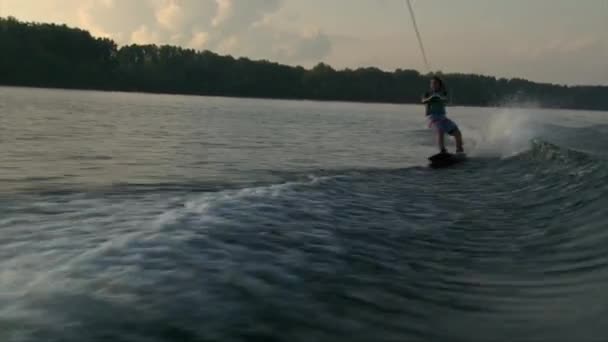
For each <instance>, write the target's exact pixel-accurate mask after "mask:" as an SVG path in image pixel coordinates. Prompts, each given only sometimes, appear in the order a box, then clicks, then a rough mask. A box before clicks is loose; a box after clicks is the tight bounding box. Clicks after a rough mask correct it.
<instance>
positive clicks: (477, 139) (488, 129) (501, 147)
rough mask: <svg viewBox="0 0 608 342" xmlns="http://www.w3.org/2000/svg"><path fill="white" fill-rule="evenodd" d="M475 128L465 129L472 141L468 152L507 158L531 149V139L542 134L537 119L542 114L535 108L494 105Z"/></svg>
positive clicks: (476, 154)
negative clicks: (497, 106)
mask: <svg viewBox="0 0 608 342" xmlns="http://www.w3.org/2000/svg"><path fill="white" fill-rule="evenodd" d="M488 114H489V115H488V117H487V120H486V121H485V122H483V123H482V125H481V127H480V128H478V129H477V130H470V131H468V137H467V138H469V139H472V140H474V143H473V145H474V146H473V149H472V150H470V154H471V155H475V156H485V157H501V158H508V157H512V156H514V155H517V154H520V153H522V152H525V151H527V150H529V149H530V146H531V145H530V142H531V141H532V140H533V139H535V138H538V137H541V136H542V133H543V132H542V128H541V125H539V124H538V123H539V122H542V121H543V117H544V114H543V113H542V112H541V111H539V110H536V109H533V108H528V109H514V108H496V109H494V111H493V112H490V113H488Z"/></svg>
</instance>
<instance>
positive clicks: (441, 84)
mask: <svg viewBox="0 0 608 342" xmlns="http://www.w3.org/2000/svg"><path fill="white" fill-rule="evenodd" d="M431 80H433V81H435V82H437V83H438V84H439V92H441V93H444V94H446V95H447V93H448V88H447V87H446V86H445V82H444V81H443V80H442V79H441V78H440V77H439V76H433V77H431Z"/></svg>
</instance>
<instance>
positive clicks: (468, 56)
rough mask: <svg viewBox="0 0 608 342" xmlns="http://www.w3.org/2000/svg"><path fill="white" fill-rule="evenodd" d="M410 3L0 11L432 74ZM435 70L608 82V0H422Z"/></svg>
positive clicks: (153, 38) (223, 47)
mask: <svg viewBox="0 0 608 342" xmlns="http://www.w3.org/2000/svg"><path fill="white" fill-rule="evenodd" d="M405 1H406V0H0V15H1V16H7V15H12V16H15V17H17V18H19V19H22V20H35V21H43V22H56V23H66V24H68V25H71V26H78V27H81V28H85V29H88V30H90V31H91V32H92V33H93V34H95V35H98V36H107V37H111V38H113V39H114V40H116V41H117V42H118V43H119V44H129V43H162V44H165V43H166V44H174V45H181V46H187V47H192V48H196V49H210V50H213V51H216V52H220V53H226V54H232V55H236V56H248V57H252V58H264V59H270V60H274V61H279V62H282V63H288V64H299V65H304V66H311V65H314V64H316V63H318V62H319V61H324V62H327V63H329V64H331V65H333V66H335V67H337V68H344V67H359V66H377V67H380V68H382V69H387V70H392V69H395V68H414V69H418V70H424V64H423V62H422V58H421V56H420V52H419V50H418V45H417V42H416V36H415V35H414V31H413V29H412V25H411V21H410V18H409V13H408V12H407V7H406V6H405ZM414 9H415V11H416V15H417V17H418V24H419V26H420V30H421V32H422V35H423V39H424V42H425V45H426V48H427V53H428V56H429V60H430V63H431V67H432V69H433V70H443V71H449V72H467V73H468V72H475V73H483V74H490V75H497V76H507V77H524V78H528V79H532V80H535V81H545V82H557V83H566V84H604V85H608V0H415V1H414Z"/></svg>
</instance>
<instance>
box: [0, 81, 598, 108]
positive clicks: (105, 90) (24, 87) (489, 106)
mask: <svg viewBox="0 0 608 342" xmlns="http://www.w3.org/2000/svg"><path fill="white" fill-rule="evenodd" d="M0 88H14V89H33V90H57V91H82V92H99V93H120V94H135V95H163V96H186V97H209V98H225V99H244V100H265V101H294V102H298V101H301V102H320V103H343V104H369V105H373V104H379V105H394V106H399V105H405V106H421V104H420V102H412V103H408V102H366V101H341V100H317V99H288V98H272V97H244V96H227V95H204V94H173V93H153V92H143V91H123V90H107V89H84V88H73V89H72V88H60V87H37V86H19V85H7V84H0ZM449 107H450V108H482V109H483V108H495V109H500V108H511V109H541V110H560V111H561V110H563V111H581V112H598V113H608V110H601V109H577V108H549V107H538V106H525V105H520V106H518V105H511V106H498V105H487V106H478V105H451V106H449Z"/></svg>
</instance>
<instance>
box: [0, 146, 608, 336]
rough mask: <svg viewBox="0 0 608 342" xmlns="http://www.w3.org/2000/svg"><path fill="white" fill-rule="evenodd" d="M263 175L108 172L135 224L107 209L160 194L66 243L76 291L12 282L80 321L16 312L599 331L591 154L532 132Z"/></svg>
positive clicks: (601, 215) (113, 324)
mask: <svg viewBox="0 0 608 342" xmlns="http://www.w3.org/2000/svg"><path fill="white" fill-rule="evenodd" d="M273 176H274V177H276V178H277V179H281V180H282V181H281V182H277V183H257V184H249V185H240V186H233V187H226V186H225V185H221V184H216V185H215V186H211V185H209V184H206V185H205V184H197V183H191V182H190V183H184V184H157V185H146V184H140V185H137V184H130V185H116V187H118V188H114V190H112V191H117V192H126V193H129V192H132V195H133V196H131V197H132V198H129V199H124V198H122V197H116V198H109V199H108V198H107V193H108V191H109V190H108V189H106V192H102V193H101V194H102V195H103V196H102V197H104V198H105V199H106V200H107V201H109V202H116V203H118V204H119V207H118V209H113V210H117V212H113V215H115V216H116V217H117V219H116V220H115V221H112V226H119V227H118V228H115V229H119V231H120V229H121V227H120V225H121V224H125V225H126V226H125V227H127V228H128V227H130V225H132V224H133V223H132V222H130V221H129V222H126V223H123V221H122V220H121V218H122V217H140V216H144V217H149V213H148V211H146V210H149V209H148V208H146V204H147V203H156V202H157V201H156V200H154V201H152V200H150V198H154V199H156V198H165V197H171V196H173V197H175V198H173V199H171V201H168V202H167V204H166V205H165V207H164V208H156V209H154V210H157V211H159V214H158V217H157V218H156V219H154V220H153V221H152V222H150V220H148V221H145V222H142V223H138V224H140V225H142V226H141V227H138V229H137V230H136V231H134V233H131V234H128V235H127V236H121V237H120V238H115V237H114V238H112V240H110V242H106V243H104V244H101V245H99V246H97V247H95V248H88V249H87V252H86V253H83V254H82V255H79V256H78V257H77V258H76V260H70V262H71V263H72V264H73V265H72V266H71V267H69V268H65V269H64V270H63V271H62V273H61V275H60V276H61V279H64V278H67V279H71V280H72V283H78V284H80V286H81V288H80V290H79V293H81V294H74V293H73V292H68V291H66V292H65V293H60V294H58V293H54V295H53V296H52V297H47V296H43V295H41V296H38V297H28V298H27V303H28V305H29V306H30V309H32V310H34V309H40V308H45V309H46V310H51V311H52V310H55V311H54V312H55V315H54V317H55V318H56V319H57V320H58V321H60V322H78V324H73V325H72V326H73V327H74V328H73V329H71V330H70V331H71V334H72V335H65V334H59V333H58V332H57V329H55V328H53V327H48V326H39V325H33V326H30V324H31V323H29V322H28V324H27V325H26V326H27V327H28V329H29V330H30V331H34V332H35V334H34V335H35V337H36V338H37V339H44V340H50V341H52V340H53V336H62V338H61V340H69V341H72V340H73V341H76V340H82V339H83V336H88V337H89V338H88V339H87V340H104V339H105V340H108V339H110V340H112V339H114V340H125V341H127V340H129V341H130V340H133V341H134V340H149V341H172V340H180V341H257V340H259V341H294V340H316V341H340V340H348V341H397V340H398V341H411V340H433V341H488V340H492V341H523V340H551V341H571V340H589V339H590V338H591V337H597V336H606V334H608V327H607V326H606V325H605V320H604V319H603V318H604V317H606V316H607V315H608V305H607V304H608V302H606V300H605V299H604V296H603V292H604V289H605V285H606V284H607V283H608V254H607V253H606V252H605V247H606V246H607V245H608V231H606V230H605V227H606V225H607V224H608V219H607V218H606V215H605V207H606V205H607V204H608V203H607V201H606V198H608V196H606V195H607V192H608V189H607V188H606V186H605V185H604V184H605V183H606V181H607V180H608V173H607V168H606V165H605V162H604V161H603V160H602V159H599V158H597V157H596V156H594V155H591V154H588V153H585V152H580V151H575V150H571V149H567V148H563V147H560V146H557V145H554V144H551V143H548V142H544V141H534V142H533V143H532V145H531V148H530V149H529V150H528V151H526V152H523V153H521V154H519V155H516V156H513V157H511V158H505V159H498V158H475V157H472V158H471V160H469V161H468V162H467V163H465V164H463V165H462V166H461V167H455V168H451V169H449V170H447V171H446V170H441V171H437V170H431V169H429V168H426V167H414V168H404V169H366V170H362V169H350V170H323V171H319V170H308V171H305V172H293V173H290V172H274V173H273ZM117 189H119V190H117ZM112 191H109V192H112ZM169 195H170V196H169ZM79 201H80V202H82V201H81V200H79ZM80 202H79V203H80ZM133 203H137V206H134V205H133ZM177 204H179V205H177ZM69 205H71V204H70V202H69V201H66V202H65V203H64V204H62V206H61V209H62V210H65V212H59V211H58V212H53V213H54V215H55V217H56V219H59V220H60V219H65V220H66V222H73V221H74V219H75V218H74V216H73V214H72V213H70V212H69V210H67V209H66V206H69ZM79 205H80V206H83V204H82V203H80V204H79ZM84 207H88V206H87V205H84ZM123 208H124V209H123ZM41 209H45V210H47V212H48V210H49V208H46V207H43V208H41ZM136 210H142V213H139V212H137V211H136ZM134 211H135V212H134ZM24 212H28V213H31V212H32V210H25V211H24ZM39 212H40V211H39ZM47 212H41V214H45V213H47ZM93 214H95V213H93ZM93 214H92V213H89V214H87V215H88V216H87V217H88V218H87V219H88V220H90V219H91V218H90V217H91V216H93V217H95V216H94V215H93ZM62 215H67V216H65V218H63V216H62ZM70 215H72V216H70ZM127 215H128V216H127ZM97 216H98V217H99V218H100V219H101V218H105V217H107V215H105V214H99V213H97ZM84 222H87V221H84ZM56 225H57V226H61V221H59V223H57V224H56ZM85 226H86V225H85ZM49 229H51V228H49ZM122 229H126V228H124V227H123V228H122ZM11 234H16V235H18V234H19V233H18V232H17V231H15V232H12V233H11ZM71 234H73V235H74V234H80V233H79V228H73V231H72V232H71ZM98 234H99V233H98ZM87 236H88V235H87ZM62 243H65V242H62ZM93 246H95V244H93ZM74 264H75V265H76V266H77V267H76V266H74ZM125 270H128V271H125ZM134 284H137V285H134ZM59 292H61V291H59ZM104 293H111V295H106V296H104V295H103V294H104ZM24 300H25V299H24ZM117 318H118V319H117ZM9 323H10V324H17V322H9ZM7 324H8V323H7ZM59 326H61V325H59ZM0 336H1V333H0ZM130 336H131V337H133V338H132V339H131V338H130ZM85 339H86V338H85Z"/></svg>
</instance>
